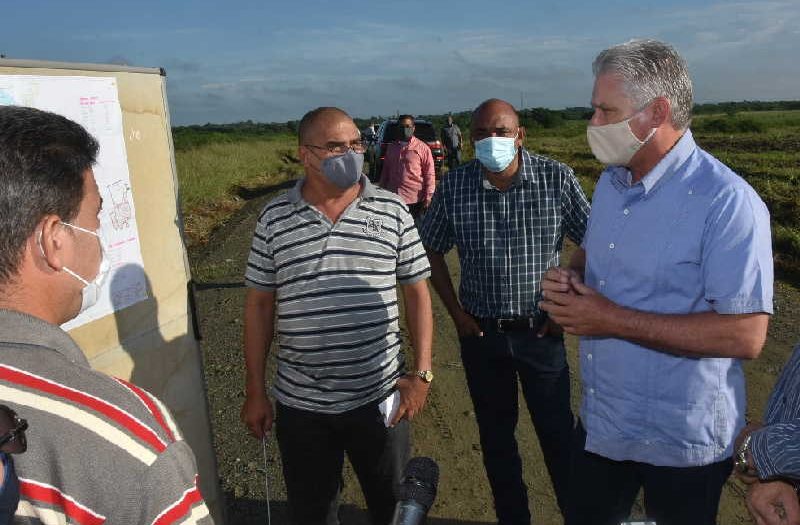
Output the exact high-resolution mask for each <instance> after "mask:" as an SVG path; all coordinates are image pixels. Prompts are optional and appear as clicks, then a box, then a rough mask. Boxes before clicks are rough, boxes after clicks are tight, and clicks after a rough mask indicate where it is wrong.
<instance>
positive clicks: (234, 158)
mask: <svg viewBox="0 0 800 525" xmlns="http://www.w3.org/2000/svg"><path fill="white" fill-rule="evenodd" d="M175 163H176V165H177V168H178V181H179V183H180V188H181V209H182V211H183V216H184V221H185V230H186V233H187V236H188V238H189V244H190V245H193V244H197V243H202V242H204V241H205V240H207V238H208V235H209V233H210V232H211V230H212V229H213V228H214V227H215V226H217V225H218V224H219V223H221V222H223V221H224V220H225V219H226V218H227V217H228V216H230V215H231V214H232V213H234V212H235V211H236V210H238V209H239V208H240V207H241V206H242V204H243V203H244V201H243V199H242V197H241V194H242V193H244V192H246V191H247V190H253V189H257V188H260V187H265V186H272V185H275V184H279V183H280V182H283V181H285V180H286V179H289V178H293V177H297V176H299V175H300V174H301V173H302V169H301V167H300V165H299V164H298V162H297V139H296V137H294V136H292V135H273V136H269V137H265V138H261V139H247V140H241V141H235V142H227V141H225V142H206V143H201V144H200V145H198V146H193V147H187V148H183V149H178V150H177V151H176V152H175Z"/></svg>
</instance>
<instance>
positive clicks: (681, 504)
mask: <svg viewBox="0 0 800 525" xmlns="http://www.w3.org/2000/svg"><path fill="white" fill-rule="evenodd" d="M576 436H577V438H576V439H577V444H578V445H579V448H578V449H577V450H576V452H575V453H574V454H573V470H572V474H571V479H572V483H573V485H572V491H571V493H570V502H569V508H568V510H567V519H566V521H565V523H566V525H619V523H620V522H621V521H624V520H626V519H628V516H629V515H630V512H631V507H632V506H633V502H634V500H635V499H636V496H637V494H638V493H639V489H640V488H643V489H644V506H645V511H646V512H647V518H648V519H649V520H652V521H655V522H656V523H657V524H658V525H714V524H715V523H717V509H718V507H719V498H720V495H721V493H722V486H723V485H724V484H725V480H726V479H728V476H730V473H731V469H732V468H733V462H732V460H730V459H727V460H724V461H720V462H719V463H712V464H711V465H705V466H702V467H685V468H681V467H657V466H654V465H649V464H647V463H639V462H636V461H614V460H611V459H608V458H605V457H603V456H598V455H597V454H592V453H591V452H586V451H584V450H583V447H584V443H585V440H586V433H585V431H584V430H583V428H582V427H579V430H578V432H576Z"/></svg>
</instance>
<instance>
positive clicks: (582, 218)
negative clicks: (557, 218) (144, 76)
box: [561, 168, 589, 245]
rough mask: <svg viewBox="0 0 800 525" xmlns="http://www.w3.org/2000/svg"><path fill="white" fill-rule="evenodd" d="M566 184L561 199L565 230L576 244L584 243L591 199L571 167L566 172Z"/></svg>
mask: <svg viewBox="0 0 800 525" xmlns="http://www.w3.org/2000/svg"><path fill="white" fill-rule="evenodd" d="M564 178H565V184H564V186H565V187H564V190H563V196H562V199H561V216H562V218H563V221H564V230H565V231H566V234H567V236H568V237H569V238H570V239H572V241H573V242H575V244H578V245H581V244H582V243H583V236H584V234H585V233H586V222H587V220H588V218H589V200H588V199H587V198H586V194H585V193H583V188H581V185H580V183H579V182H578V179H577V178H576V177H575V173H574V172H573V171H572V169H571V168H566V173H565V174H564Z"/></svg>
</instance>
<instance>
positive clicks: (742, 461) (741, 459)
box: [735, 434, 753, 474]
mask: <svg viewBox="0 0 800 525" xmlns="http://www.w3.org/2000/svg"><path fill="white" fill-rule="evenodd" d="M752 437H753V436H752V434H748V435H747V437H746V438H744V441H742V444H741V445H740V446H739V450H737V451H736V464H735V466H736V470H738V471H739V472H740V473H742V474H748V473H750V466H749V465H748V464H747V451H748V450H749V449H750V440H751V439H752Z"/></svg>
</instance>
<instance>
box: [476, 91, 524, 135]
mask: <svg viewBox="0 0 800 525" xmlns="http://www.w3.org/2000/svg"><path fill="white" fill-rule="evenodd" d="M500 115H503V116H507V117H508V118H511V119H512V120H510V121H508V122H513V125H514V126H519V117H518V116H517V110H515V109H514V106H512V105H511V104H509V103H508V102H506V101H505V100H500V99H499V98H490V99H489V100H484V101H483V102H481V103H480V105H479V106H478V107H477V108H475V111H473V112H472V127H473V129H474V127H475V123H476V122H477V121H480V120H482V119H484V118H486V117H487V116H500Z"/></svg>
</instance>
